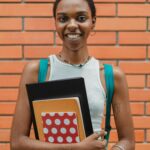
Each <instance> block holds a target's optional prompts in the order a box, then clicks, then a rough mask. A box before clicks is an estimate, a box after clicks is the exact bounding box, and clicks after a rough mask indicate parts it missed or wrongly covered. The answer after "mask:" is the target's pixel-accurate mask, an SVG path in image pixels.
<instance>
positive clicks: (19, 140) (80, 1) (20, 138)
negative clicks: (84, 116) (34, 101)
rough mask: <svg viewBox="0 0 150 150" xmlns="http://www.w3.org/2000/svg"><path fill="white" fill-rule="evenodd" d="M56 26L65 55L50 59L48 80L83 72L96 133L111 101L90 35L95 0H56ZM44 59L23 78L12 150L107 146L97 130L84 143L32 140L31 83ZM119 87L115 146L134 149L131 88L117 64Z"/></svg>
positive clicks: (90, 149)
mask: <svg viewBox="0 0 150 150" xmlns="http://www.w3.org/2000/svg"><path fill="white" fill-rule="evenodd" d="M53 13H54V18H55V25H56V30H57V33H58V35H59V37H60V38H61V39H62V41H63V46H62V50H61V51H60V53H59V54H56V55H52V56H50V57H49V59H50V65H49V69H48V74H47V80H53V79H61V78H69V77H76V76H82V77H84V79H85V84H86V89H87V96H88V102H89V104H90V114H91V119H92V125H93V128H94V131H96V130H97V129H98V128H99V127H100V123H101V121H102V115H101V114H102V113H103V108H104V102H105V100H106V94H105V93H106V88H105V80H104V76H103V64H102V63H101V62H100V61H98V60H96V59H95V58H94V57H91V56H89V53H88V47H87V38H88V37H89V35H90V33H91V31H92V30H93V29H94V26H95V23H96V10H95V5H94V2H93V0H74V1H73V0H56V1H55V2H54V9H53ZM38 70H39V61H33V62H30V63H28V64H27V65H26V66H25V68H24V72H23V75H22V79H21V82H20V88H19V95H18V102H17V106H16V112H15V117H14V121H13V126H12V132H11V149H12V150H59V149H60V150H63V149H64V150H76V149H79V150H104V149H105V146H106V141H105V140H98V138H99V137H102V139H103V137H104V134H105V132H104V131H101V132H100V134H97V133H94V134H92V135H91V136H89V137H87V138H86V139H85V140H83V141H81V142H80V143H74V144H51V143H46V142H41V141H38V140H33V139H30V138H29V133H30V128H31V123H32V120H31V112H30V106H29V102H28V97H27V92H26V88H25V84H27V83H36V82H38ZM113 71H114V78H115V90H114V96H113V101H112V106H113V113H114V117H115V123H116V127H117V132H118V139H119V140H118V142H117V143H116V144H115V145H114V146H113V147H112V148H111V150H134V134H133V124H132V119H131V114H130V107H129V101H128V99H129V98H128V88H127V83H126V80H125V75H124V73H123V72H122V71H121V70H120V69H119V68H117V67H114V68H113Z"/></svg>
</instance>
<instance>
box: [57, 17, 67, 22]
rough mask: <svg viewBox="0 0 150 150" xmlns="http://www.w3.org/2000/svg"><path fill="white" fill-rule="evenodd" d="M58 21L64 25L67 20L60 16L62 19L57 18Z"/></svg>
mask: <svg viewBox="0 0 150 150" xmlns="http://www.w3.org/2000/svg"><path fill="white" fill-rule="evenodd" d="M58 20H59V22H62V23H64V22H66V21H67V20H68V18H67V17H66V16H62V17H59V18H58Z"/></svg>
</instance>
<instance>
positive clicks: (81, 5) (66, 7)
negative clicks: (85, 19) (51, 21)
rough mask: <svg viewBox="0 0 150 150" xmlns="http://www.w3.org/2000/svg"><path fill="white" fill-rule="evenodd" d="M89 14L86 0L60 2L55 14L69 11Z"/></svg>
mask: <svg viewBox="0 0 150 150" xmlns="http://www.w3.org/2000/svg"><path fill="white" fill-rule="evenodd" d="M73 10H74V11H77V12H82V11H83V12H90V8H89V5H88V3H87V1H86V0H61V2H60V3H59V4H58V6H57V10H56V13H67V12H69V11H73Z"/></svg>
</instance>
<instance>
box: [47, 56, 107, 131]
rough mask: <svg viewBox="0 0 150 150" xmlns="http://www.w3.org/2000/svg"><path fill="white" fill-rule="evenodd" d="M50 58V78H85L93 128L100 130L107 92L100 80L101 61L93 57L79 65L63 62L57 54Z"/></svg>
mask: <svg viewBox="0 0 150 150" xmlns="http://www.w3.org/2000/svg"><path fill="white" fill-rule="evenodd" d="M49 59H50V66H51V67H50V78H49V80H57V79H65V78H73V77H83V78H84V81H85V87H86V92H87V98H88V104H89V109H90V115H91V121H92V126H93V130H94V132H96V131H100V130H101V128H100V125H101V122H102V119H103V111H104V103H105V100H106V94H105V91H104V88H103V86H102V84H101V80H100V66H99V61H98V60H97V59H95V58H94V57H91V59H90V60H89V61H88V62H87V63H86V64H84V65H83V66H82V67H78V66H73V65H71V64H67V63H65V62H62V61H61V60H59V59H58V58H57V57H56V55H50V56H49Z"/></svg>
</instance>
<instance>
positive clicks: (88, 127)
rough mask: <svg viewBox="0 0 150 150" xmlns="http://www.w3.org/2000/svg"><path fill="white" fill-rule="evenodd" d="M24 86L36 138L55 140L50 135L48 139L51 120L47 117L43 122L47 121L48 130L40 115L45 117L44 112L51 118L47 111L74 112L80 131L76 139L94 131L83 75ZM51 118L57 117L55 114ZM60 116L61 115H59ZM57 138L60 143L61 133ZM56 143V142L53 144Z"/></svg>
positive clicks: (77, 127) (58, 127)
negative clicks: (81, 76)
mask: <svg viewBox="0 0 150 150" xmlns="http://www.w3.org/2000/svg"><path fill="white" fill-rule="evenodd" d="M26 88H27V93H28V97H29V103H30V106H31V112H32V119H33V125H34V130H35V136H36V138H37V139H40V140H43V141H47V142H48V141H54V139H53V138H52V137H51V139H50V138H49V137H48V135H49V134H50V133H49V132H48V130H51V129H50V123H52V122H50V119H48V121H45V122H46V123H47V122H48V126H49V129H47V127H46V126H45V125H46V123H45V122H44V121H43V120H42V117H43V118H44V117H46V115H47V117H50V116H49V114H56V113H58V114H62V113H63V114H64V113H65V114H67V113H68V114H74V117H76V119H77V122H78V124H77V126H76V129H78V132H83V133H78V135H79V138H80V140H77V141H81V140H83V139H84V138H85V137H87V136H89V135H91V134H92V133H93V128H92V122H91V117H90V111H89V105H88V100H87V94H86V89H85V83H84V79H83V78H70V79H61V80H52V81H46V82H43V83H33V84H27V85H26ZM52 118H55V119H56V118H57V115H56V116H55V117H52ZM59 118H62V117H61V116H59ZM57 120H58V119H57ZM42 121H43V122H42ZM51 125H52V124H51ZM56 127H57V129H60V128H61V126H58V124H57V125H56ZM82 130H84V131H82ZM55 134H56V133H55ZM57 134H58V132H57ZM63 134H64V133H63ZM68 134H69V133H68ZM58 135H59V134H58ZM71 135H72V133H71ZM66 136H68V135H66ZM58 141H59V142H62V139H61V138H60V136H59V140H58ZM59 142H57V141H56V142H55V143H59Z"/></svg>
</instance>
